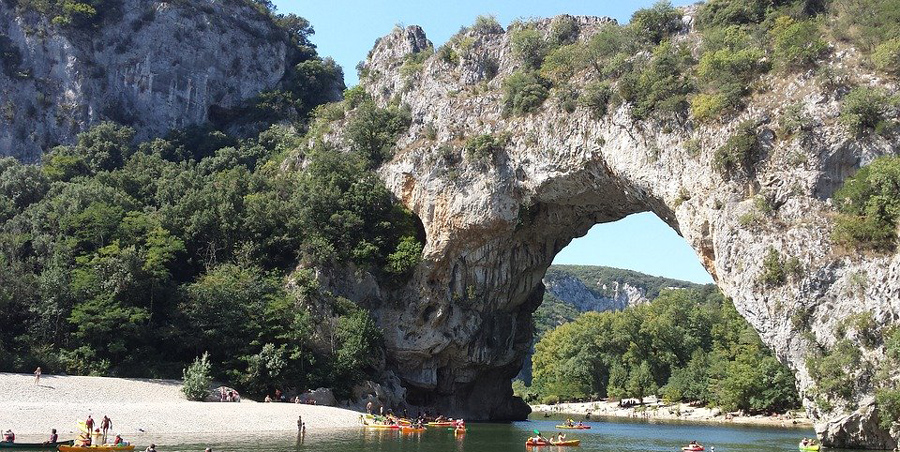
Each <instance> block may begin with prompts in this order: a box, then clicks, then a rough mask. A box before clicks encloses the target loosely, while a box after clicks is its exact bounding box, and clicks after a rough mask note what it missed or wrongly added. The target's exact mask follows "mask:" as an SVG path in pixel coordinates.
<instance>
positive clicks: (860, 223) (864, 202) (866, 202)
mask: <svg viewBox="0 0 900 452" xmlns="http://www.w3.org/2000/svg"><path fill="white" fill-rule="evenodd" d="M834 200H835V204H836V205H837V208H838V211H839V212H840V215H839V216H838V218H837V221H836V225H835V230H834V238H835V240H836V241H838V242H839V243H842V244H845V245H849V246H851V247H854V248H856V247H859V248H863V249H874V250H882V251H892V250H894V249H895V248H896V245H897V227H898V221H900V157H881V158H878V159H876V160H875V161H873V162H872V163H871V164H870V165H867V166H864V167H862V168H860V170H859V171H858V172H857V173H856V174H855V175H853V176H852V177H849V178H847V180H846V181H844V185H843V187H841V189H840V190H838V191H837V192H835V194H834Z"/></svg>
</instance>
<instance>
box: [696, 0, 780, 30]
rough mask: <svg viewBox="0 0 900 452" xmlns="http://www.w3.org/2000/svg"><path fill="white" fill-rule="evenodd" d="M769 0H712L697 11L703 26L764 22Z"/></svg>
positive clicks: (699, 21) (700, 23)
mask: <svg viewBox="0 0 900 452" xmlns="http://www.w3.org/2000/svg"><path fill="white" fill-rule="evenodd" d="M770 4H771V1H769V0H710V1H709V2H706V3H704V4H703V5H702V6H701V7H700V10H699V11H698V13H697V22H698V23H699V25H700V27H702V28H713V27H724V26H728V25H743V24H753V23H759V22H762V20H763V19H764V18H765V17H766V9H767V8H768V7H769V5H770Z"/></svg>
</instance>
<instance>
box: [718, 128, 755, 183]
mask: <svg viewBox="0 0 900 452" xmlns="http://www.w3.org/2000/svg"><path fill="white" fill-rule="evenodd" d="M756 128H757V123H756V121H753V120H747V121H744V122H742V123H741V124H739V125H738V127H737V130H736V131H735V133H734V135H732V136H731V137H730V138H728V141H726V142H725V144H723V145H722V147H720V148H719V149H717V150H716V152H715V154H714V155H713V167H714V168H715V169H716V170H718V171H719V173H720V174H722V175H731V174H735V173H737V172H744V173H749V172H750V170H751V168H752V167H753V164H754V163H755V162H756V159H757V158H759V153H760V151H761V146H760V144H759V137H758V136H757V135H756Z"/></svg>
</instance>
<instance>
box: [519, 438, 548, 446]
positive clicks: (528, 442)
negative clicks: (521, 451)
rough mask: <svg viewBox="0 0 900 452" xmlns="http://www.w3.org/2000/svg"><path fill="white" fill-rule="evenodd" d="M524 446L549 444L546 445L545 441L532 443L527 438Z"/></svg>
mask: <svg viewBox="0 0 900 452" xmlns="http://www.w3.org/2000/svg"><path fill="white" fill-rule="evenodd" d="M525 445H526V446H549V445H550V443H548V442H546V441H532V440H531V438H528V440H527V441H525Z"/></svg>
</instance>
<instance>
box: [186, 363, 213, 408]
mask: <svg viewBox="0 0 900 452" xmlns="http://www.w3.org/2000/svg"><path fill="white" fill-rule="evenodd" d="M211 371H212V364H210V362H209V353H206V352H204V353H203V355H201V356H199V357H197V359H195V360H194V362H193V364H191V365H190V366H188V367H187V368H185V369H184V371H183V380H182V386H181V392H183V393H184V395H185V397H187V398H188V400H193V401H195V402H200V401H203V400H204V399H206V396H208V395H209V385H210V383H211V382H212V376H211V374H212V373H211Z"/></svg>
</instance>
